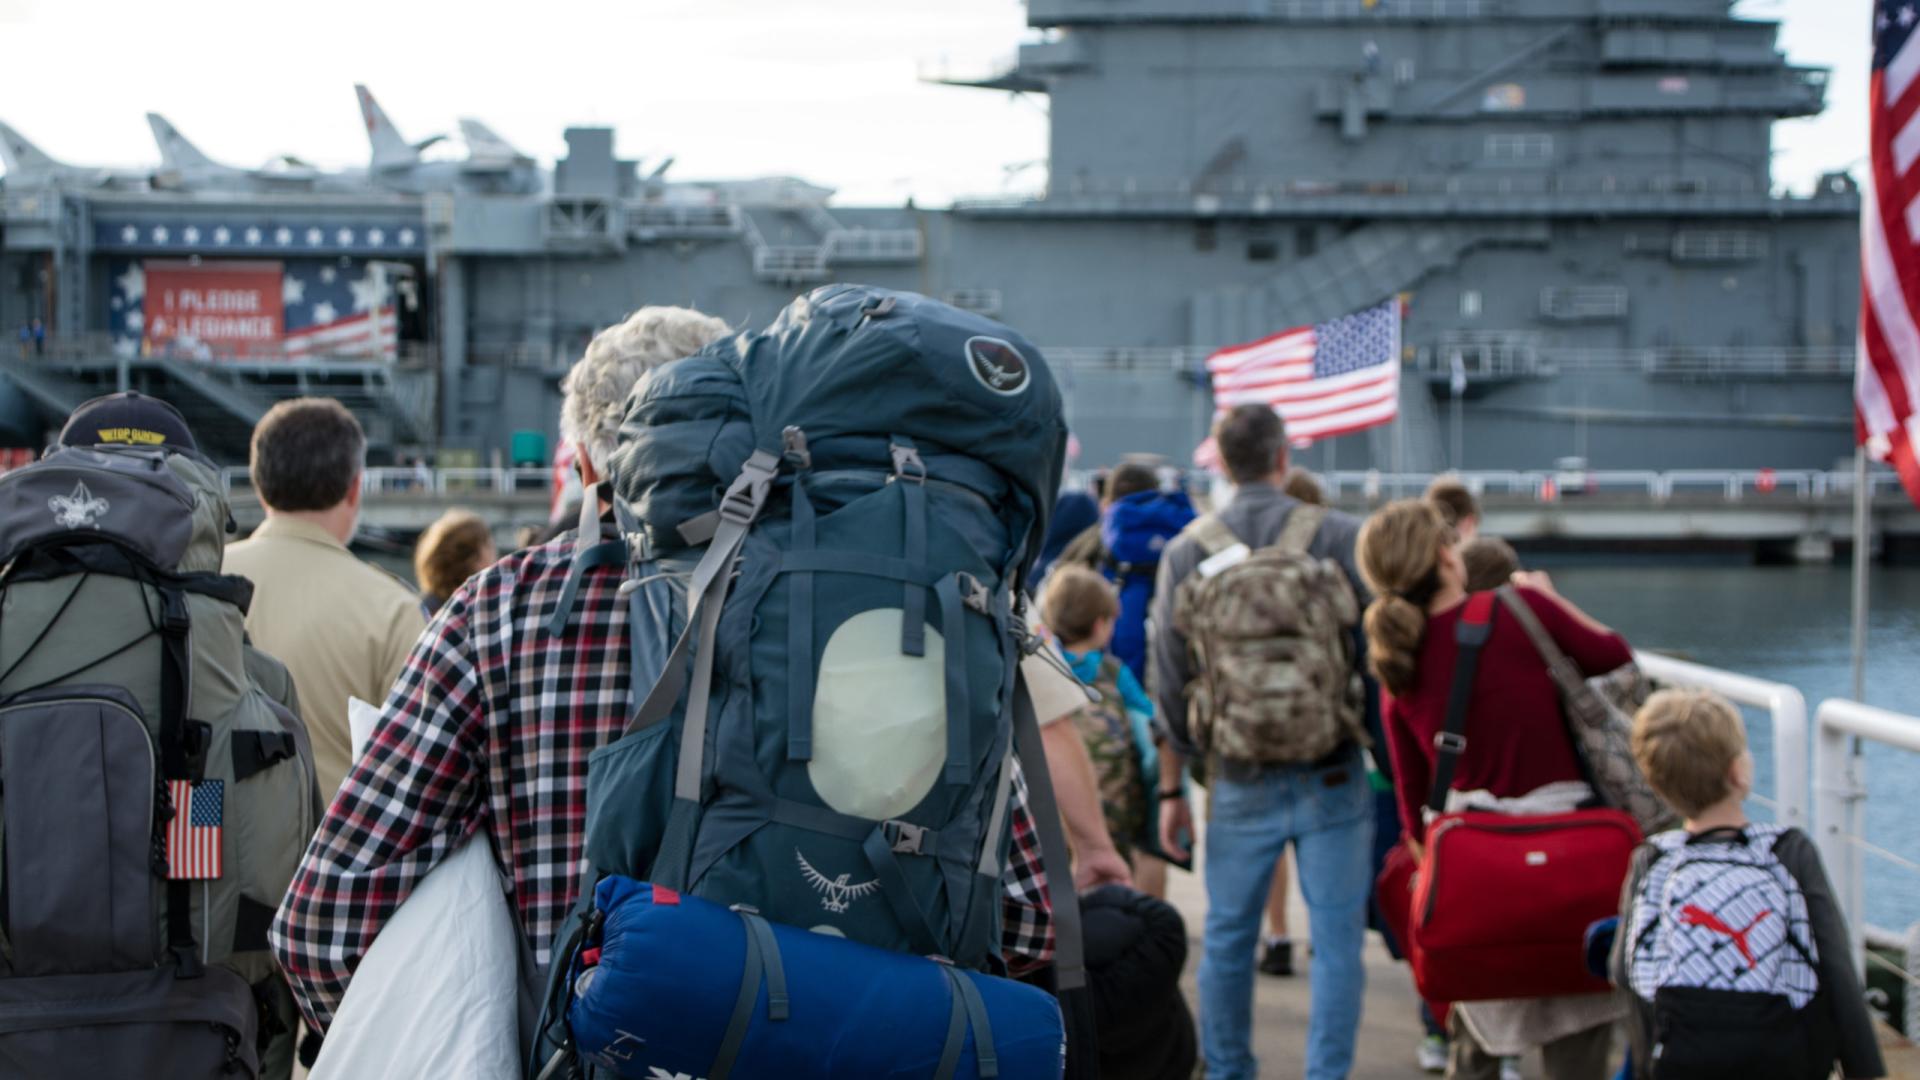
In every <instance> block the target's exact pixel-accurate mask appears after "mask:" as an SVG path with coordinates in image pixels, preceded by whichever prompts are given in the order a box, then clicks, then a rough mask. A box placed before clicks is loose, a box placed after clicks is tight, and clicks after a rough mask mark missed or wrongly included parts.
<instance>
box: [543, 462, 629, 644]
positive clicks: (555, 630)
mask: <svg viewBox="0 0 1920 1080" xmlns="http://www.w3.org/2000/svg"><path fill="white" fill-rule="evenodd" d="M604 486H605V485H604V484H593V485H590V486H589V487H587V489H586V490H584V491H582V492H581V493H580V523H579V528H578V530H577V531H576V532H575V533H574V535H573V566H572V567H570V568H569V569H568V570H567V580H566V581H565V582H564V583H563V584H562V585H561V586H560V600H559V602H558V603H556V604H555V605H554V607H553V614H552V615H551V616H550V617H549V618H548V619H547V633H548V634H551V635H555V636H558V635H560V634H564V633H566V630H567V622H568V620H570V619H571V618H572V617H573V604H574V600H575V598H576V597H578V596H579V594H580V579H581V578H582V577H583V576H585V574H586V572H587V571H588V570H591V569H593V568H595V567H600V566H612V565H615V564H617V563H623V562H626V561H627V542H626V540H625V539H624V538H622V537H615V538H613V539H612V540H602V539H600V492H601V490H602V489H603V487H604ZM596 541H597V542H596Z"/></svg>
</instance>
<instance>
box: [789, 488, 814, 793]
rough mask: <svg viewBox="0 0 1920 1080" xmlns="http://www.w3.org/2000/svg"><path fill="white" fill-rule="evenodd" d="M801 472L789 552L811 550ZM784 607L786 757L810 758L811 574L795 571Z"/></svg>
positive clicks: (810, 515) (810, 528) (808, 510)
mask: <svg viewBox="0 0 1920 1080" xmlns="http://www.w3.org/2000/svg"><path fill="white" fill-rule="evenodd" d="M804 480H805V476H804V475H796V476H795V477H794V478H793V533H792V539H791V540H790V542H789V544H788V549H789V550H791V551H812V550H813V542H814V540H813V538H814V514H813V500H812V499H810V498H808V497H807V488H806V484H805V483H804ZM787 595H788V596H789V597H791V598H792V599H791V601H790V602H789V606H788V609H787V760H788V761H812V760H813V574H812V573H811V572H809V571H806V570H799V571H795V572H794V574H793V582H792V587H791V588H790V589H788V591H787Z"/></svg>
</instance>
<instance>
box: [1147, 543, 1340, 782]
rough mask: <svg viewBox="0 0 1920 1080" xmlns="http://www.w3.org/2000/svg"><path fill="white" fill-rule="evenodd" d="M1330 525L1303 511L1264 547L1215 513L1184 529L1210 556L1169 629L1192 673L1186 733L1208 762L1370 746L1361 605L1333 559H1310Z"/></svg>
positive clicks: (1288, 758)
mask: <svg viewBox="0 0 1920 1080" xmlns="http://www.w3.org/2000/svg"><path fill="white" fill-rule="evenodd" d="M1326 517H1327V512H1326V510H1325V509H1323V508H1321V507H1317V506H1305V505H1303V506H1300V507H1298V508H1296V509H1295V510H1294V511H1293V513H1291V514H1289V515H1288V517H1287V523H1286V526H1285V527H1284V528H1283V529H1282V530H1281V532H1280V538H1279V539H1278V540H1276V541H1275V542H1274V543H1273V545H1272V546H1271V547H1265V548H1261V549H1259V550H1258V551H1249V550H1248V548H1247V545H1246V544H1245V543H1244V542H1243V541H1241V539H1240V538H1239V537H1237V536H1235V535H1234V534H1233V530H1231V529H1229V528H1227V526H1226V524H1225V523H1224V522H1222V521H1221V520H1220V519H1219V518H1218V517H1215V516H1214V515H1212V514H1207V515H1205V516H1203V517H1200V518H1198V519H1196V520H1195V521H1194V523H1193V524H1192V525H1189V526H1188V527H1187V529H1186V532H1187V533H1188V534H1190V535H1192V537H1193V538H1194V539H1195V540H1196V541H1197V542H1198V543H1199V544H1200V547H1201V549H1202V550H1203V551H1205V552H1206V555H1207V558H1206V559H1205V560H1204V561H1203V562H1201V564H1200V565H1199V567H1198V568H1196V569H1195V570H1194V572H1193V573H1191V574H1189V575H1187V577H1186V579H1185V580H1184V581H1182V582H1181V583H1180V588H1179V591H1178V592H1177V593H1175V595H1174V610H1173V623H1174V628H1175V629H1177V630H1179V631H1180V633H1181V634H1182V635H1183V636H1185V638H1186V639H1187V648H1188V650H1189V652H1190V653H1191V657H1192V661H1193V670H1194V672H1195V676H1194V681H1193V683H1192V684H1191V685H1190V686H1188V688H1187V699H1188V702H1189V706H1188V708H1189V713H1188V720H1187V723H1188V727H1189V728H1190V730H1191V732H1192V735H1193V739H1194V743H1195V744H1196V745H1197V746H1198V747H1199V748H1200V749H1201V750H1202V751H1203V752H1205V753H1206V754H1207V756H1208V757H1220V758H1226V759H1229V760H1233V761H1251V762H1259V763H1262V764H1301V763H1305V762H1312V761H1319V760H1320V759H1321V758H1324V757H1326V756H1327V755H1328V754H1330V753H1332V752H1333V751H1334V750H1335V749H1337V748H1338V747H1339V746H1340V744H1341V743H1342V742H1345V741H1347V740H1353V741H1355V742H1359V743H1363V744H1364V743H1365V742H1366V729H1365V727H1364V726H1363V720H1362V713H1363V710H1364V701H1365V698H1364V696H1363V690H1362V687H1361V683H1360V675H1359V671H1358V670H1357V667H1356V665H1355V663H1354V657H1355V647H1354V642H1353V633H1352V632H1353V628H1354V626H1355V624H1356V623H1358V621H1359V618H1360V605H1359V601H1358V600H1357V599H1356V598H1355V597H1354V594H1353V586H1352V585H1351V584H1350V583H1349V582H1348V581H1347V576H1346V574H1345V573H1344V572H1343V571H1342V570H1341V569H1340V567H1339V565H1338V564H1337V563H1335V562H1333V561H1332V560H1331V559H1319V558H1315V557H1314V556H1312V555H1310V554H1308V552H1307V547H1308V545H1309V544H1310V543H1312V541H1313V537H1314V534H1316V533H1317V532H1319V531H1320V525H1321V523H1322V522H1324V521H1325V520H1326Z"/></svg>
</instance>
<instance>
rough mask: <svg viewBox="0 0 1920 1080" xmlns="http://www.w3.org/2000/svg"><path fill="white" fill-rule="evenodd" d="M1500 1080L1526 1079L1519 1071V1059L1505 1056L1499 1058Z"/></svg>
mask: <svg viewBox="0 0 1920 1080" xmlns="http://www.w3.org/2000/svg"><path fill="white" fill-rule="evenodd" d="M1500 1080H1526V1077H1524V1076H1522V1075H1521V1073H1520V1059H1519V1058H1517V1057H1505V1058H1501V1059H1500Z"/></svg>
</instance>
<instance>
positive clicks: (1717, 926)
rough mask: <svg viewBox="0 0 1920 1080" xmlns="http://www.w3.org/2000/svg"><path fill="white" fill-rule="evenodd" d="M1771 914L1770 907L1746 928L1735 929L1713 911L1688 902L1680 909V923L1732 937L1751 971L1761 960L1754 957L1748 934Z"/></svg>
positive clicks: (1755, 917) (1735, 946)
mask: <svg viewBox="0 0 1920 1080" xmlns="http://www.w3.org/2000/svg"><path fill="white" fill-rule="evenodd" d="M1771 914H1773V911H1772V909H1770V908H1769V909H1767V910H1765V911H1762V912H1761V913H1760V914H1758V915H1755V916H1754V917H1753V921H1752V922H1750V923H1748V924H1747V925H1746V927H1745V928H1744V929H1740V930H1735V929H1734V928H1733V927H1731V926H1728V925H1727V924H1726V922H1725V921H1724V920H1722V919H1721V918H1720V916H1718V915H1715V914H1714V913H1713V912H1711V911H1708V910H1706V909H1705V908H1702V907H1699V906H1697V905H1694V904H1688V905H1687V906H1686V907H1683V908H1681V909H1680V924H1681V925H1682V926H1698V927H1701V928H1703V929H1706V930H1711V931H1713V932H1714V933H1716V934H1724V935H1726V936H1727V937H1730V938H1732V939H1733V947H1734V948H1736V949H1739V950H1740V955H1741V957H1743V958H1744V959H1745V960H1746V961H1747V970H1749V971H1751V970H1753V969H1754V968H1756V967H1759V966H1760V961H1758V960H1756V959H1754V956H1753V949H1752V948H1751V947H1750V946H1748V944H1747V935H1748V934H1751V933H1753V928H1754V927H1756V926H1759V925H1760V923H1761V922H1762V921H1763V920H1764V919H1766V917H1767V916H1769V915H1771Z"/></svg>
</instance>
